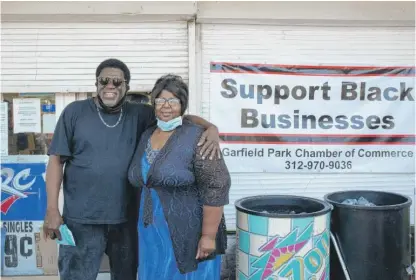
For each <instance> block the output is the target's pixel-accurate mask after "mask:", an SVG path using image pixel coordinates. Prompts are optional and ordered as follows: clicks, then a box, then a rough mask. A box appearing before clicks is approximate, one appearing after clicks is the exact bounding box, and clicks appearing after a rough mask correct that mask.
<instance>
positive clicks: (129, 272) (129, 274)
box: [58, 220, 138, 280]
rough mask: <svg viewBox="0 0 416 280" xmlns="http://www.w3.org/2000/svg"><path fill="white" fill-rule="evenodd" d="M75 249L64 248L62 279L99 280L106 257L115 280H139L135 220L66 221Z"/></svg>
mask: <svg viewBox="0 0 416 280" xmlns="http://www.w3.org/2000/svg"><path fill="white" fill-rule="evenodd" d="M65 223H66V225H67V226H68V228H69V229H70V230H71V231H72V234H73V235H74V239H75V244H76V246H75V247H72V246H64V245H60V247H59V259H58V267H59V273H60V279H61V280H96V279H97V276H98V272H99V269H100V265H101V260H102V257H103V254H104V253H105V254H107V255H108V257H109V260H110V270H111V280H137V266H138V240H137V239H138V238H137V236H138V235H137V223H136V221H135V220H133V221H131V222H126V223H123V224H117V225H93V224H80V223H74V222H71V221H68V220H66V221H65Z"/></svg>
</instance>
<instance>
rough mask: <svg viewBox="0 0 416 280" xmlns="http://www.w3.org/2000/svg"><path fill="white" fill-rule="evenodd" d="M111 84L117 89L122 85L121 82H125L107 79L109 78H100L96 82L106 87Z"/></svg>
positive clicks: (117, 79)
mask: <svg viewBox="0 0 416 280" xmlns="http://www.w3.org/2000/svg"><path fill="white" fill-rule="evenodd" d="M110 81H111V83H112V84H113V86H115V87H119V86H121V85H122V84H123V82H125V80H122V79H119V78H109V77H100V78H98V82H99V83H100V85H102V86H106V85H108V84H109V83H110Z"/></svg>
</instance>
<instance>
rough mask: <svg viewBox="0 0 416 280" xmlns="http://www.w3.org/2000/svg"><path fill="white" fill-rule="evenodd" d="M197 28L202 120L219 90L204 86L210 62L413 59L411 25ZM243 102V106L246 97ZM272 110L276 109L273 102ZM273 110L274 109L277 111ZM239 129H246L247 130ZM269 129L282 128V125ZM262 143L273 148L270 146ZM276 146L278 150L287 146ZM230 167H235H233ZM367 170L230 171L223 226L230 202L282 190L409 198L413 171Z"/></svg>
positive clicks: (231, 223)
mask: <svg viewBox="0 0 416 280" xmlns="http://www.w3.org/2000/svg"><path fill="white" fill-rule="evenodd" d="M197 32H198V34H199V35H198V36H199V37H200V38H201V42H200V44H201V55H200V57H199V59H200V68H199V69H200V71H201V82H200V83H199V82H198V85H200V86H201V88H200V89H199V90H200V91H201V92H202V97H201V98H202V102H201V107H202V116H203V117H205V118H208V119H212V118H213V117H215V116H211V115H210V111H211V112H212V111H215V110H212V109H213V108H212V107H215V106H218V105H217V104H215V102H213V101H211V100H212V99H213V94H216V93H217V94H220V93H219V92H213V91H212V90H211V89H210V83H211V81H210V79H211V77H212V76H211V73H210V63H211V62H231V63H243V64H277V65H320V66H322V65H335V66H337V65H338V66H351V65H357V66H414V61H415V48H414V42H415V34H414V27H400V26H397V27H379V26H355V27H348V26H342V27H341V26H334V25H331V24H330V25H321V26H296V25H244V24H214V23H202V24H199V25H198V26H197ZM293 67H294V68H295V67H296V66H293ZM257 74H261V73H257ZM240 82H241V80H240ZM247 83H249V82H247ZM217 100H218V99H217ZM235 102H236V103H234V104H235V109H234V108H230V110H228V111H227V114H229V115H231V114H240V110H239V109H238V108H237V107H238V104H237V103H238V102H239V101H238V100H236V101H235ZM241 102H243V101H241ZM253 102H254V101H253ZM264 102H265V103H267V102H271V101H264ZM285 102H286V103H284V104H287V105H291V104H289V103H290V102H296V101H294V100H292V101H291V100H287V101H285ZM254 103H255V102H254ZM310 104H311V105H310V106H317V105H316V103H313V101H312V102H311V103H310ZM244 105H245V106H248V104H247V102H246V103H244ZM247 108H250V107H247ZM276 110H278V107H277V106H276ZM322 111H325V108H322ZM276 114H278V112H277V111H276ZM413 117H414V110H413ZM409 118H411V116H409ZM224 122H227V120H224ZM224 125H225V124H224ZM220 127H221V125H220ZM245 131H246V132H247V133H249V132H248V131H249V129H246V130H245ZM221 132H230V131H224V130H223V131H221ZM272 132H273V133H277V134H279V133H284V132H282V130H280V132H279V130H274V131H272ZM298 133H302V132H298ZM309 133H311V131H309ZM328 133H330V132H328ZM263 146H264V147H266V148H268V147H273V145H263ZM274 147H276V146H274ZM279 147H280V148H283V149H284V148H286V147H287V146H286V145H283V146H279ZM326 147H328V146H321V145H320V146H316V149H319V148H326ZM276 160H277V159H276ZM234 164H235V163H234ZM241 164H242V165H250V164H252V163H251V161H250V159H249V158H247V160H246V162H241ZM271 164H273V163H271ZM229 167H230V166H229ZM231 167H233V169H236V167H235V166H231ZM249 167H254V166H249ZM249 167H248V168H249ZM373 172H374V173H370V172H366V173H354V172H352V173H351V172H344V173H339V174H328V173H326V172H325V171H322V172H319V173H318V172H313V171H311V172H306V173H298V174H294V173H287V171H285V170H284V169H283V170H281V171H279V172H267V173H258V172H257V173H256V172H254V173H253V172H246V173H238V172H235V173H233V174H232V182H233V186H232V189H231V203H230V205H229V206H227V207H226V208H225V213H226V216H227V226H228V228H229V229H230V230H234V229H235V222H236V220H235V217H236V216H235V209H234V206H233V203H234V201H235V200H237V199H239V198H242V197H245V196H250V195H265V194H266V195H268V194H287V195H303V196H311V197H316V198H323V196H324V195H325V194H327V193H330V192H334V191H341V190H352V189H356V190H358V189H366V190H383V191H392V192H398V193H402V194H405V195H409V196H411V197H412V198H414V189H415V177H414V176H415V174H414V170H413V172H410V173H407V174H395V173H379V172H378V171H377V169H374V171H373ZM412 212H413V211H412ZM412 221H413V219H412Z"/></svg>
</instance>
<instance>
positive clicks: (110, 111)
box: [97, 94, 127, 114]
mask: <svg viewBox="0 0 416 280" xmlns="http://www.w3.org/2000/svg"><path fill="white" fill-rule="evenodd" d="M126 97H127V94H124V96H123V97H122V98H121V99H120V101H118V102H117V104H115V105H114V106H111V107H110V106H107V105H105V104H104V102H103V100H102V99H101V96H100V95H99V94H97V99H98V104H100V107H101V108H102V109H103V110H104V112H106V113H108V114H114V113H118V112H120V110H121V107H123V104H124V101H125V100H126Z"/></svg>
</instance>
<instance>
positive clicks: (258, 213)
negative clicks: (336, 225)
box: [235, 195, 332, 280]
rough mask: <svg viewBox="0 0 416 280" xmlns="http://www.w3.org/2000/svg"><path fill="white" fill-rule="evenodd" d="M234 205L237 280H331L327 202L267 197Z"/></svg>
mask: <svg viewBox="0 0 416 280" xmlns="http://www.w3.org/2000/svg"><path fill="white" fill-rule="evenodd" d="M235 207H236V209H237V230H236V238H237V240H236V242H237V250H236V251H237V252H236V265H237V271H236V273H237V279H238V280H246V279H251V280H257V279H258V280H262V279H319V280H329V251H330V250H329V249H330V248H329V246H330V229H329V228H330V215H331V210H332V206H331V205H330V204H329V203H327V202H325V201H321V200H318V199H314V198H307V197H300V196H289V195H270V196H265V195H264V196H253V197H246V198H243V199H240V200H238V201H236V203H235Z"/></svg>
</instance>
